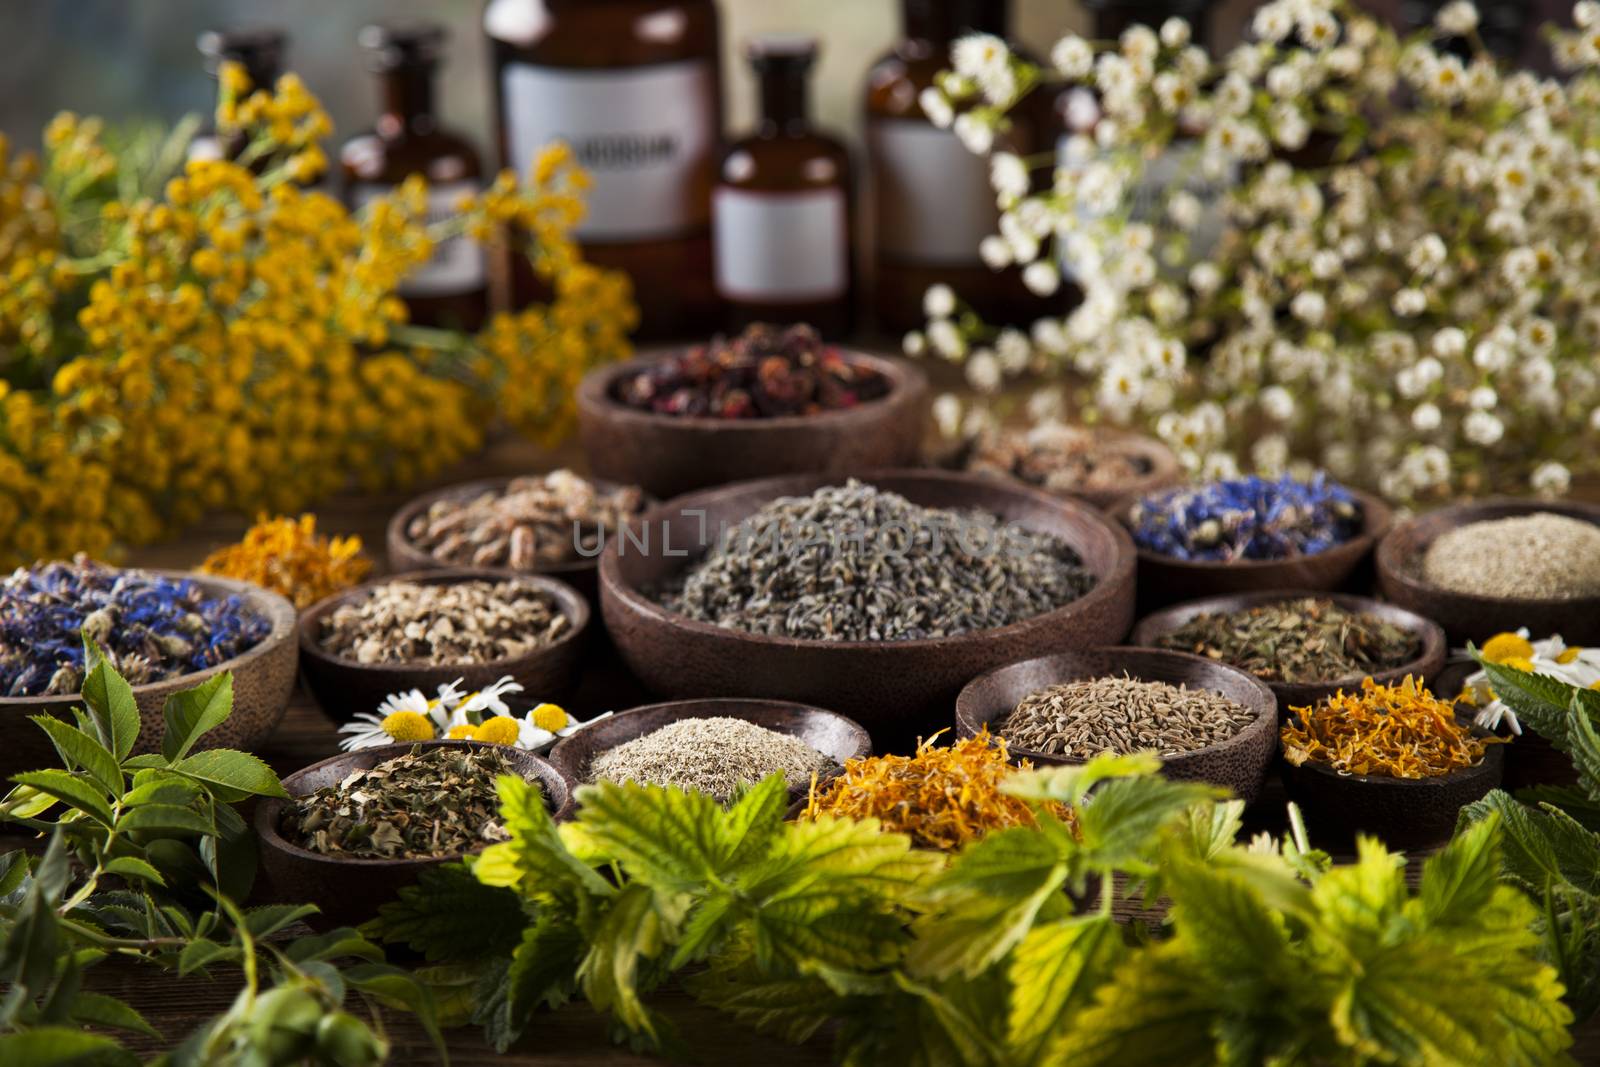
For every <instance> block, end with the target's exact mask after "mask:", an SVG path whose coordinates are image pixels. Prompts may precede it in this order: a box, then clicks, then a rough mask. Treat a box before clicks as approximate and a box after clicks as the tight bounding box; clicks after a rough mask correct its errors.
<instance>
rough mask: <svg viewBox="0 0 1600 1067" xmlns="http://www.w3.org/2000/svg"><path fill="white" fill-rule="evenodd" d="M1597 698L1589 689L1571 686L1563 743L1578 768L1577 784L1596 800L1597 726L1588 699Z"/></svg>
mask: <svg viewBox="0 0 1600 1067" xmlns="http://www.w3.org/2000/svg"><path fill="white" fill-rule="evenodd" d="M1595 698H1600V694H1596V693H1595V692H1594V691H1593V690H1589V689H1574V692H1573V694H1572V704H1571V706H1570V707H1568V709H1567V744H1568V745H1569V746H1570V752H1571V755H1572V765H1573V766H1574V767H1576V768H1577V770H1578V785H1579V786H1580V788H1582V789H1583V791H1584V792H1585V793H1586V794H1588V796H1589V799H1590V800H1597V801H1600V730H1597V729H1596V728H1595V721H1596V720H1595V718H1594V714H1595V713H1594V712H1591V711H1590V710H1589V708H1590V703H1591V701H1592V699H1595Z"/></svg>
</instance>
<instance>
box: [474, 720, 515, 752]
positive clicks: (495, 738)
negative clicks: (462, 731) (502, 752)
mask: <svg viewBox="0 0 1600 1067" xmlns="http://www.w3.org/2000/svg"><path fill="white" fill-rule="evenodd" d="M517 733H518V731H517V720H515V719H513V718H511V717H510V716H508V715H496V716H495V717H494V718H492V719H485V720H484V722H483V725H482V726H479V727H478V728H477V729H476V730H474V731H472V739H473V740H474V741H487V742H488V743H489V744H491V745H514V744H516V743H517Z"/></svg>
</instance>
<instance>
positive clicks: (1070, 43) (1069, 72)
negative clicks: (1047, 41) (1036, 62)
mask: <svg viewBox="0 0 1600 1067" xmlns="http://www.w3.org/2000/svg"><path fill="white" fill-rule="evenodd" d="M1050 62H1051V64H1052V65H1054V67H1055V68H1056V70H1057V72H1059V73H1060V74H1061V75H1063V76H1064V77H1067V78H1071V79H1072V80H1074V81H1077V80H1079V79H1081V78H1085V77H1087V76H1088V74H1089V71H1090V70H1092V69H1093V67H1094V47H1093V46H1092V45H1090V44H1089V42H1088V41H1086V40H1084V39H1083V38H1082V37H1079V36H1077V35H1076V34H1068V35H1067V36H1065V37H1063V38H1061V40H1059V41H1057V42H1056V43H1055V47H1053V48H1052V49H1051V50H1050Z"/></svg>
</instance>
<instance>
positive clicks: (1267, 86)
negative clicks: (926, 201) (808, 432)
mask: <svg viewBox="0 0 1600 1067" xmlns="http://www.w3.org/2000/svg"><path fill="white" fill-rule="evenodd" d="M1477 21H1478V15H1477V11H1476V9H1475V8H1474V7H1473V6H1472V4H1470V3H1466V2H1462V0H1457V2H1452V3H1449V4H1447V5H1446V6H1445V7H1443V8H1442V9H1441V10H1440V12H1439V14H1438V16H1437V20H1436V23H1435V25H1434V27H1433V29H1432V30H1431V31H1428V32H1424V33H1421V34H1418V35H1416V36H1415V37H1414V38H1410V39H1401V38H1398V37H1397V36H1396V35H1395V34H1394V33H1393V32H1392V31H1390V30H1388V29H1386V28H1382V27H1380V26H1379V24H1378V23H1376V22H1375V21H1374V20H1373V19H1371V18H1370V17H1368V16H1366V15H1364V14H1362V13H1360V12H1359V11H1358V10H1357V9H1356V8H1355V7H1354V6H1352V5H1350V4H1347V3H1343V2H1339V0H1274V2H1271V3H1267V4H1265V5H1263V6H1262V7H1261V8H1259V9H1258V10H1257V12H1256V14H1255V17H1254V21H1253V26H1252V30H1253V40H1251V41H1250V42H1248V43H1246V44H1243V45H1241V46H1239V47H1238V48H1237V49H1235V50H1234V51H1233V52H1232V53H1230V54H1229V55H1227V56H1226V57H1225V58H1223V59H1222V60H1220V61H1216V62H1214V61H1213V60H1212V59H1211V58H1210V57H1208V56H1207V55H1206V54H1205V53H1204V52H1202V51H1201V50H1200V49H1198V48H1196V47H1194V46H1193V45H1191V44H1190V32H1189V28H1188V26H1187V25H1185V24H1184V23H1183V22H1182V21H1180V20H1171V21H1169V22H1167V23H1166V24H1165V25H1163V26H1161V27H1160V28H1159V29H1158V30H1152V29H1149V28H1146V27H1134V28H1132V29H1130V30H1128V31H1127V32H1126V33H1125V34H1123V36H1122V38H1121V40H1120V41H1119V42H1117V46H1116V48H1115V49H1114V50H1111V51H1105V52H1100V53H1098V54H1097V53H1096V51H1095V49H1094V48H1093V47H1091V46H1090V44H1089V43H1088V42H1087V41H1085V40H1083V39H1082V38H1079V37H1067V38H1065V39H1063V40H1062V41H1060V42H1059V43H1058V44H1057V45H1056V46H1055V48H1054V49H1053V50H1052V52H1051V63H1050V66H1049V67H1038V68H1036V67H1034V66H1033V65H1031V64H1028V63H1026V62H1025V61H1023V60H1022V59H1020V58H1019V57H1018V56H1016V55H1015V54H1013V53H1011V52H1010V51H1009V50H1008V49H1007V48H1006V47H1005V45H1004V43H1003V42H1001V41H1000V40H999V39H998V38H993V37H987V36H977V37H969V38H966V39H964V40H962V41H960V42H958V43H957V45H956V47H955V50H954V52H953V55H952V65H953V68H954V69H953V70H952V71H951V72H949V73H948V74H947V75H945V76H944V77H943V78H941V80H940V83H939V87H938V88H936V89H933V90H930V91H929V93H928V94H926V98H925V99H924V101H923V104H924V107H925V109H926V111H927V112H928V114H929V115H930V116H931V117H932V118H933V120H934V121H935V122H938V123H941V124H945V123H948V124H950V125H953V126H955V127H956V129H957V132H958V133H959V134H960V135H961V137H962V139H963V141H964V142H966V144H967V145H968V146H969V147H970V148H972V149H973V150H974V151H979V152H989V151H991V149H992V145H993V143H994V138H995V133H996V131H997V130H1001V129H1003V128H1004V124H1005V122H1006V119H1005V112H1006V109H1007V108H1008V107H1009V106H1011V105H1013V104H1014V103H1015V102H1016V100H1017V99H1019V98H1020V96H1021V95H1022V94H1024V93H1025V92H1027V91H1029V90H1030V89H1034V88H1036V87H1038V86H1041V85H1043V86H1046V87H1049V86H1050V85H1051V84H1052V83H1060V82H1062V81H1066V82H1070V83H1074V84H1078V85H1088V86H1090V87H1092V89H1093V90H1094V93H1095V95H1096V97H1097V99H1098V104H1099V107H1100V109H1101V114H1100V117H1099V120H1098V121H1097V122H1096V123H1094V125H1093V128H1092V131H1090V132H1087V133H1084V134H1081V135H1078V136H1076V137H1075V138H1074V139H1073V140H1071V141H1069V142H1068V143H1067V145H1066V150H1065V151H1064V152H1063V153H1062V154H1061V158H1059V159H1058V160H1057V162H1056V164H1055V166H1054V170H1053V175H1052V177H1053V181H1052V182H1051V183H1049V185H1048V187H1047V188H1046V187H1044V186H1045V183H1044V182H1043V181H1042V180H1039V177H1038V176H1037V175H1036V174H1035V173H1034V172H1033V170H1032V169H1031V168H1030V166H1029V164H1028V163H1025V162H1024V161H1023V159H1021V158H1019V157H1018V156H1015V155H1011V154H1009V153H1005V152H995V153H993V155H992V156H991V175H992V178H993V185H994V188H995V193H996V197H997V200H998V202H999V205H1000V207H1001V209H1002V212H1003V214H1002V216H1001V221H1000V226H999V232H998V233H997V234H995V235H993V236H991V237H990V238H988V239H987V240H985V241H984V243H983V247H982V248H981V252H982V255H983V257H984V259H985V261H986V262H988V263H989V265H990V266H991V267H994V268H996V269H1001V268H1005V267H1010V266H1014V265H1015V266H1020V267H1022V268H1023V271H1024V278H1025V280H1026V281H1027V283H1028V285H1029V287H1030V288H1032V289H1033V290H1034V291H1035V292H1036V293H1039V294H1041V295H1048V294H1051V293H1053V292H1055V291H1056V290H1057V287H1058V286H1059V285H1060V283H1061V279H1062V271H1063V268H1064V267H1065V268H1066V269H1068V270H1069V271H1070V273H1071V274H1072V275H1073V276H1074V281H1075V282H1076V284H1077V286H1078V287H1079V288H1081V290H1082V294H1083V295H1082V300H1081V302H1079V303H1078V304H1077V306H1076V307H1075V308H1073V309H1072V310H1071V311H1070V313H1068V314H1065V315H1064V316H1062V317H1059V318H1047V319H1044V320H1041V321H1039V322H1037V323H1035V324H1034V326H1033V328H1032V330H1031V336H1030V335H1025V334H1023V333H1021V332H1018V331H1015V330H1001V331H995V330H992V329H990V328H988V327H986V326H984V325H983V324H982V323H980V322H979V321H978V320H977V319H976V317H975V316H973V315H972V314H971V313H970V312H968V311H966V310H965V309H964V308H963V307H962V306H961V305H960V301H959V300H958V299H957V297H956V295H955V294H954V293H952V292H950V291H949V290H948V289H945V288H943V287H935V289H934V290H932V291H930V292H929V294H928V300H927V308H926V310H927V313H928V316H929V320H930V321H929V323H928V326H927V328H926V330H924V331H919V332H917V333H914V334H912V335H910V336H909V337H908V338H907V339H906V346H907V350H908V351H911V352H922V351H929V352H931V353H934V354H937V355H940V356H943V357H945V358H947V359H951V360H955V361H962V362H964V366H965V369H966V372H967V375H968V379H969V382H970V384H971V385H972V386H973V387H974V388H975V389H976V390H977V391H979V392H980V393H997V392H999V391H1000V390H1001V389H1002V387H1003V385H1004V382H1005V380H1006V379H1007V378H1010V377H1013V376H1016V375H1018V374H1020V373H1021V372H1023V371H1033V372H1040V371H1052V372H1056V373H1058V374H1059V375H1060V376H1061V377H1063V378H1065V379H1066V380H1069V381H1074V382H1080V383H1086V384H1083V385H1081V387H1079V388H1077V390H1076V392H1075V395H1074V399H1075V401H1076V406H1077V407H1078V409H1079V414H1080V417H1084V418H1088V419H1105V420H1110V421H1114V422H1118V423H1134V422H1143V423H1148V424H1150V425H1152V426H1153V427H1154V429H1155V431H1156V432H1157V433H1158V434H1159V435H1160V436H1161V437H1162V438H1163V439H1165V440H1166V441H1167V442H1168V443H1170V444H1171V445H1173V447H1174V448H1175V449H1177V451H1178V452H1179V454H1180V456H1181V457H1182V458H1183V460H1184V461H1185V463H1186V464H1187V465H1189V466H1190V467H1191V468H1192V469H1195V470H1200V471H1203V472H1205V473H1206V474H1208V475H1224V474H1231V473H1233V472H1235V471H1237V470H1238V469H1240V468H1241V467H1250V468H1253V469H1256V470H1258V471H1260V472H1261V473H1264V474H1276V473H1279V472H1282V471H1285V470H1300V469H1304V468H1308V467H1310V466H1312V465H1316V466H1322V467H1325V468H1327V469H1328V470H1330V471H1331V472H1332V473H1333V474H1335V475H1336V476H1337V477H1339V478H1342V479H1346V480H1350V481H1354V482H1360V483H1366V484H1370V485H1372V486H1374V487H1375V488H1377V489H1378V490H1379V491H1380V492H1382V493H1383V494H1385V495H1387V496H1389V497H1391V498H1394V499H1398V500H1402V501H1414V500H1419V499H1429V498H1439V497H1442V496H1446V495H1449V494H1453V493H1460V492H1479V491H1486V490H1490V489H1514V488H1517V487H1519V486H1521V487H1531V488H1533V489H1535V490H1536V491H1540V492H1544V493H1551V494H1556V493H1561V492H1564V491H1565V490H1566V489H1567V487H1568V485H1569V483H1570V480H1571V477H1572V473H1573V472H1574V471H1576V470H1583V471H1594V470H1596V469H1597V468H1600V448H1597V447H1596V445H1597V438H1600V239H1597V237H1596V235H1597V234H1600V4H1596V3H1592V2H1584V3H1579V4H1578V5H1577V6H1576V8H1575V10H1574V21H1575V24H1576V29H1575V30H1573V31H1570V32H1555V33H1553V34H1552V37H1551V40H1552V46H1553V48H1554V51H1555V56H1556V59H1557V61H1558V63H1559V64H1561V65H1562V66H1563V67H1565V68H1567V69H1568V70H1569V71H1570V72H1571V76H1570V78H1569V80H1567V81H1565V82H1559V81H1555V80H1547V79H1540V78H1539V77H1537V76H1535V75H1533V74H1531V73H1528V72H1512V71H1509V70H1505V69H1502V68H1500V67H1498V66H1497V65H1496V64H1495V63H1494V62H1493V61H1492V60H1491V59H1490V58H1489V57H1488V55H1487V54H1486V53H1485V52H1484V51H1483V49H1482V47H1481V42H1480V41H1479V40H1478V37H1477V33H1476V29H1477ZM1446 41H1449V42H1451V43H1452V44H1455V45H1459V44H1461V43H1462V42H1464V43H1465V44H1466V45H1467V48H1465V49H1459V48H1455V47H1451V48H1447V47H1445V42H1446ZM1458 51H1466V52H1467V53H1468V54H1469V56H1470V58H1468V59H1466V60H1463V59H1462V58H1461V57H1460V55H1459V54H1457V53H1458ZM1163 159H1165V161H1166V165H1165V166H1158V165H1157V161H1160V160H1163ZM1156 174H1161V175H1165V176H1166V178H1167V180H1166V181H1165V183H1164V184H1162V185H1161V186H1160V187H1159V188H1152V187H1151V182H1152V181H1153V180H1154V179H1153V178H1152V175H1156ZM1206 190H1209V191H1210V192H1209V193H1206ZM1208 220H1209V223H1210V225H1209V230H1208ZM1036 407H1037V408H1038V412H1037V413H1042V414H1044V415H1046V416H1047V417H1050V418H1054V417H1056V416H1057V415H1058V414H1059V412H1060V408H1061V407H1062V403H1061V394H1060V391H1059V390H1056V391H1054V392H1053V393H1052V394H1051V395H1050V398H1049V399H1047V400H1045V401H1041V402H1040V403H1039V404H1038V405H1036ZM938 414H939V416H940V419H941V422H942V423H943V424H944V425H945V426H946V427H947V428H949V429H956V430H960V429H962V428H963V424H965V429H967V430H969V431H970V430H971V429H972V428H973V426H974V425H975V424H976V422H978V421H981V418H982V416H974V415H969V416H968V417H966V418H965V419H963V417H962V414H961V413H960V411H959V410H958V408H957V407H956V406H955V405H954V403H953V402H952V401H948V400H947V401H943V402H942V403H941V406H940V409H939V412H938Z"/></svg>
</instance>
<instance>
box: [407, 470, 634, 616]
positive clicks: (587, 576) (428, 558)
mask: <svg viewBox="0 0 1600 1067" xmlns="http://www.w3.org/2000/svg"><path fill="white" fill-rule="evenodd" d="M517 477H520V476H513V475H506V476H504V477H500V478H483V479H480V480H478V481H475V482H465V483H462V484H460V485H450V486H446V487H444V488H443V489H435V490H433V491H431V492H427V493H423V494H422V495H421V496H418V497H416V498H414V499H412V500H411V501H409V502H408V503H407V504H406V505H405V506H404V507H402V508H401V509H400V510H399V511H397V512H395V513H394V517H393V518H391V519H390V520H389V527H388V532H387V534H386V536H385V544H386V548H387V550H388V554H389V569H390V570H391V571H431V570H445V569H450V568H454V567H458V566H460V564H455V563H446V562H444V561H442V560H440V559H438V558H436V557H435V556H434V555H433V553H431V552H429V551H427V550H426V549H422V548H418V547H417V545H416V544H415V543H414V542H413V541H412V540H411V538H410V537H409V536H407V534H406V529H407V528H408V527H409V526H410V525H411V520H412V519H414V518H416V517H417V516H418V515H421V514H423V513H424V512H426V511H427V510H428V509H429V508H430V507H432V506H433V505H434V504H435V503H436V502H438V501H440V500H455V499H465V500H471V499H473V498H475V497H479V496H482V495H483V494H484V493H492V492H501V491H503V490H504V489H505V487H506V486H507V485H509V484H510V483H511V482H513V481H515V480H516V478H517ZM593 484H594V485H595V487H596V488H598V489H601V490H602V491H608V492H609V491H613V490H616V489H619V488H621V487H620V486H618V485H615V484H613V483H611V482H604V481H594V483H593ZM654 503H656V501H655V500H654V499H652V498H651V497H648V496H647V497H645V498H644V504H645V508H646V509H648V508H649V507H650V506H651V505H652V504H654ZM641 514H642V512H641ZM606 539H607V540H610V537H609V536H608V537H607V538H606ZM599 558H600V557H599V553H596V554H595V555H593V556H589V557H580V558H578V559H574V560H569V561H567V562H565V563H550V564H544V565H542V566H538V567H535V568H533V570H531V571H516V570H512V569H511V568H509V567H490V568H485V569H488V570H494V571H497V572H502V573H505V574H543V575H547V576H549V577H551V578H559V579H560V580H561V581H563V582H566V583H567V584H568V585H570V586H572V587H573V588H574V589H576V590H577V591H578V592H580V593H582V594H583V595H584V596H585V597H587V598H588V599H589V603H590V604H591V605H592V606H598V605H599V599H598V596H599V590H600V583H599V579H598V577H597V574H596V572H597V571H598V569H599Z"/></svg>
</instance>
